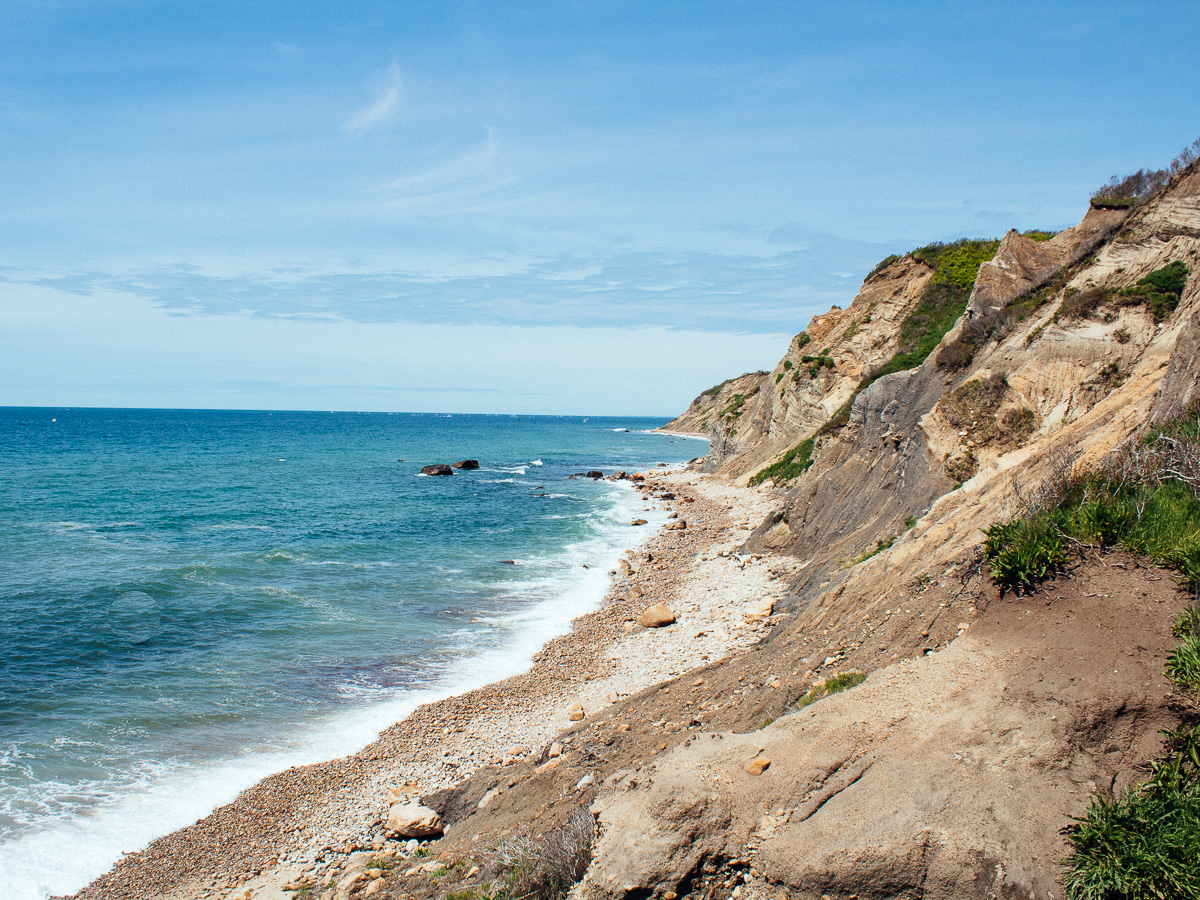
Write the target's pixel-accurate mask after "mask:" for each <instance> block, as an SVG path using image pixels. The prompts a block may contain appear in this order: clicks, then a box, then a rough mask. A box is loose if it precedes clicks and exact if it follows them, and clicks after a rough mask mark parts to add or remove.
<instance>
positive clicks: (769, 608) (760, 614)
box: [745, 597, 775, 622]
mask: <svg viewBox="0 0 1200 900" xmlns="http://www.w3.org/2000/svg"><path fill="white" fill-rule="evenodd" d="M774 611H775V601H774V600H773V599H771V598H770V597H766V598H764V599H762V600H755V601H754V602H753V603H751V604H750V605H749V606H747V607H746V613H745V617H746V621H747V622H761V621H762V620H763V619H765V618H767V617H769V616H770V615H771V613H773V612H774Z"/></svg>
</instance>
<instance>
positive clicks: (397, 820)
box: [385, 803, 442, 838]
mask: <svg viewBox="0 0 1200 900" xmlns="http://www.w3.org/2000/svg"><path fill="white" fill-rule="evenodd" d="M385 827H386V828H387V830H388V831H390V832H392V833H393V834H397V835H399V836H400V837H402V838H427V837H438V836H439V835H441V833H442V817H441V816H439V815H438V814H437V812H435V811H434V810H432V809H430V808H429V807H428V806H422V805H421V804H420V803H397V804H396V805H395V806H393V807H392V808H391V809H390V810H389V811H388V817H387V825H386V826H385Z"/></svg>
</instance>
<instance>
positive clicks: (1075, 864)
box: [1063, 727, 1200, 900]
mask: <svg viewBox="0 0 1200 900" xmlns="http://www.w3.org/2000/svg"><path fill="white" fill-rule="evenodd" d="M1163 733H1164V735H1166V737H1167V754H1166V756H1165V757H1164V758H1163V759H1161V760H1159V762H1158V763H1157V764H1156V765H1155V770H1154V774H1153V776H1152V777H1151V779H1150V780H1149V781H1148V782H1146V783H1145V784H1143V785H1141V786H1140V787H1137V788H1129V789H1127V790H1126V791H1125V792H1124V793H1122V794H1120V795H1119V796H1116V797H1108V796H1105V795H1103V794H1099V795H1097V796H1096V797H1094V798H1093V799H1092V805H1091V807H1090V808H1089V809H1088V811H1087V813H1086V814H1085V815H1084V816H1083V817H1082V818H1080V819H1076V820H1075V822H1074V823H1073V824H1071V825H1068V826H1067V827H1066V828H1065V829H1064V834H1065V835H1066V837H1067V840H1068V841H1069V842H1070V844H1071V848H1072V849H1071V854H1070V855H1069V856H1068V857H1067V858H1066V860H1064V862H1063V865H1064V867H1065V869H1066V874H1065V877H1064V879H1063V881H1064V886H1065V887H1066V891H1067V898H1068V900H1117V898H1120V900H1168V898H1171V900H1200V728H1196V727H1182V728H1179V729H1177V730H1176V731H1173V732H1163Z"/></svg>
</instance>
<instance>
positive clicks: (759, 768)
mask: <svg viewBox="0 0 1200 900" xmlns="http://www.w3.org/2000/svg"><path fill="white" fill-rule="evenodd" d="M770 767H771V760H769V759H767V758H766V757H765V756H756V757H754V759H752V760H750V762H748V763H746V772H747V773H749V774H750V775H761V774H762V773H763V772H765V771H767V769H769V768H770Z"/></svg>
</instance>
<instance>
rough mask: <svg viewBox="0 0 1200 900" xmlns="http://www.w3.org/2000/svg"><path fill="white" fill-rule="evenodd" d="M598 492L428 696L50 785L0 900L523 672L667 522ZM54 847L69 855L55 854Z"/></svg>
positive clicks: (63, 889) (114, 854)
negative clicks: (588, 510) (636, 521)
mask: <svg viewBox="0 0 1200 900" xmlns="http://www.w3.org/2000/svg"><path fill="white" fill-rule="evenodd" d="M538 462H540V461H538ZM605 487H606V488H607V490H606V492H605V496H604V497H603V498H602V499H600V500H598V501H597V507H598V508H596V509H595V511H594V512H593V513H592V514H591V515H592V516H594V519H595V522H594V532H593V534H592V535H591V536H590V537H588V538H586V539H584V540H582V541H578V542H576V543H572V544H569V545H567V546H566V547H563V548H546V549H545V550H544V551H543V552H542V553H540V554H538V555H536V556H534V557H531V558H529V559H524V560H520V563H521V566H522V568H528V569H529V573H530V575H529V578H527V579H522V580H519V581H516V582H510V583H508V584H506V585H505V586H504V588H503V589H502V590H501V592H500V597H499V599H500V601H501V605H503V606H506V607H508V610H507V611H506V612H503V613H501V614H499V615H497V616H495V617H494V618H493V620H492V623H491V624H493V625H494V627H495V629H496V632H497V634H496V637H495V639H493V640H490V641H489V642H488V644H487V645H486V646H483V647H480V646H479V645H478V642H473V641H472V638H471V636H469V635H466V634H464V635H463V636H462V637H463V643H462V644H461V645H460V646H458V647H454V646H448V647H447V648H446V652H445V655H444V658H443V660H442V661H441V662H440V663H438V664H436V665H435V666H434V667H433V669H432V673H433V677H432V679H431V681H430V683H429V684H428V685H427V686H425V687H423V688H419V689H406V690H403V691H401V692H399V693H397V694H395V695H393V696H391V697H389V698H387V699H383V700H378V699H377V700H375V701H374V702H369V703H364V704H362V705H357V706H355V707H354V708H352V709H349V710H345V711H339V712H337V713H335V714H332V715H326V716H322V717H320V718H317V719H315V720H311V721H308V722H305V723H303V724H300V725H298V727H297V728H296V730H295V733H294V734H292V735H289V736H287V737H286V738H284V739H282V740H275V741H274V743H276V744H277V745H279V746H278V749H276V750H272V751H268V752H258V753H249V754H245V755H234V756H230V757H228V758H224V759H216V760H211V761H207V762H205V763H203V764H178V763H172V762H171V761H164V762H161V763H156V764H148V765H146V766H145V767H144V769H143V770H142V771H141V772H139V773H138V775H137V776H136V777H134V778H127V779H126V780H124V781H123V782H121V783H112V784H105V783H95V784H93V785H90V786H88V788H87V789H86V790H85V791H81V790H80V789H79V787H78V786H71V787H68V786H65V785H61V786H59V788H61V790H62V794H61V796H59V797H54V796H53V794H54V792H55V786H54V785H53V784H49V785H46V787H47V788H48V793H49V794H50V796H48V797H46V798H45V803H46V804H47V808H49V807H50V806H51V805H52V806H55V807H57V808H58V809H60V810H61V812H59V813H58V815H57V817H56V818H54V819H52V820H50V824H49V825H48V826H44V827H40V828H35V829H33V830H30V831H27V832H25V833H23V834H21V835H19V836H18V837H16V838H15V839H13V840H10V841H8V842H6V843H4V844H3V845H0V871H3V872H4V873H5V875H6V876H7V878H6V883H5V886H6V896H7V897H9V898H12V900H44V898H46V897H49V896H52V895H58V894H67V893H71V892H73V891H77V890H79V889H81V888H82V887H84V886H85V885H86V884H87V883H88V882H90V881H91V880H92V879H94V878H96V877H97V876H99V875H100V874H102V873H103V872H105V871H106V870H108V869H109V868H111V867H112V866H113V865H114V864H115V863H116V862H118V861H119V860H120V859H121V858H122V856H123V855H125V854H126V853H129V852H133V851H137V850H140V849H142V848H144V847H145V846H146V845H147V844H149V843H150V842H151V841H153V840H154V839H155V838H157V837H160V836H162V835H164V834H167V833H169V832H171V831H174V830H176V829H179V828H182V827H184V826H187V825H189V824H191V823H193V822H195V821H197V820H199V819H201V818H203V817H205V816H206V815H208V814H209V813H210V812H212V811H213V810H214V809H216V808H217V807H219V806H221V805H223V804H226V803H229V802H231V801H232V800H234V799H235V798H236V797H237V796H238V794H239V793H241V792H242V791H243V790H245V789H246V788H248V787H250V786H251V785H254V784H255V783H257V782H258V781H260V780H262V779H263V778H265V777H267V776H269V775H272V774H274V773H276V772H281V771H284V770H286V769H289V768H291V767H293V766H302V765H308V764H311V763H317V762H321V761H324V760H330V759H334V758H337V757H341V756H344V755H346V754H349V753H353V752H355V751H357V750H360V749H361V748H363V747H365V746H366V745H368V744H370V743H371V742H372V741H373V740H375V739H376V738H377V737H378V736H379V734H380V732H381V731H382V730H383V729H385V728H387V727H388V726H390V725H392V724H393V723H395V722H398V721H400V720H402V719H404V718H405V717H407V716H409V715H410V714H411V713H412V712H413V710H415V709H416V708H417V707H418V706H420V705H421V704H424V703H430V702H432V701H435V700H438V699H441V698H444V697H449V696H453V695H456V694H461V693H463V692H466V691H470V690H473V689H476V688H479V687H481V686H483V685H486V684H489V683H492V682H495V681H499V680H502V679H505V678H509V677H511V676H513V675H516V674H518V673H520V672H522V671H524V670H525V669H527V668H528V667H529V666H530V664H531V661H532V657H533V655H534V654H535V653H536V652H537V651H538V650H539V649H540V648H541V647H542V646H544V645H545V644H546V643H547V642H548V641H550V640H552V639H554V638H556V637H558V636H560V635H563V634H565V633H566V632H567V631H568V630H569V629H570V627H571V621H572V619H574V618H576V617H577V616H580V615H583V614H586V613H588V612H591V611H592V610H594V609H596V607H597V606H599V604H600V603H601V601H602V600H603V598H604V595H605V592H606V591H607V589H608V586H609V574H608V572H609V570H610V569H612V568H613V567H614V566H615V565H616V563H617V560H618V559H619V558H620V556H621V553H622V552H623V551H624V550H625V549H627V548H629V547H632V546H638V545H640V544H641V543H644V542H645V541H646V540H648V539H649V537H650V536H651V535H652V534H653V533H654V526H656V525H661V524H662V523H663V522H665V521H666V514H665V513H664V512H662V511H661V510H650V511H642V500H641V498H640V497H639V496H638V495H637V493H636V492H635V491H634V490H632V489H631V488H630V487H629V486H628V485H622V484H612V485H606V486H605ZM635 513H636V514H637V515H638V516H641V517H643V518H646V519H648V520H649V522H650V525H649V527H643V528H633V527H630V525H629V522H630V519H631V518H632V517H633V516H634V514H635ZM448 637H450V638H451V639H452V638H453V635H449V636H448ZM375 696H378V694H376V695H375ZM64 847H70V848H72V850H71V852H70V853H69V854H65V853H64V852H63V849H64Z"/></svg>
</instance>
